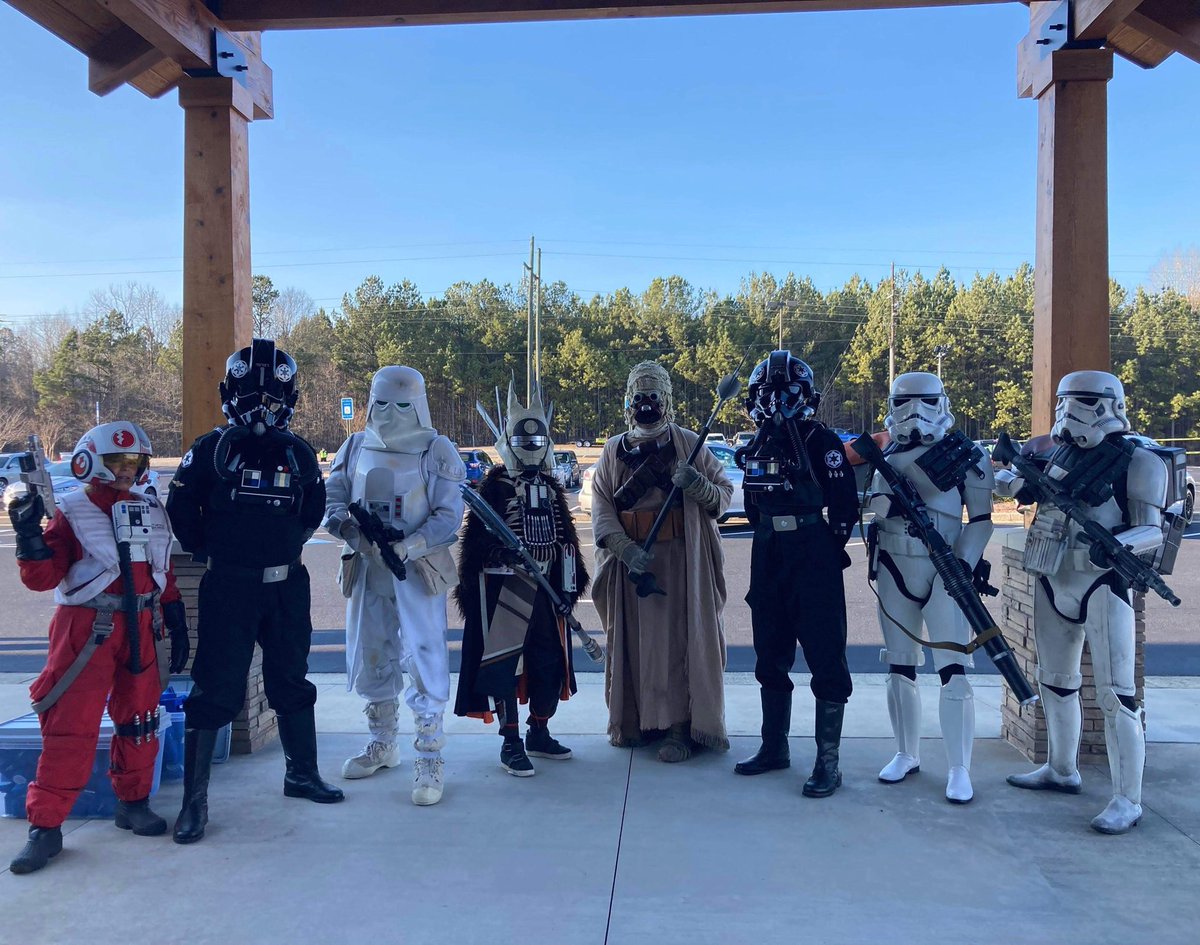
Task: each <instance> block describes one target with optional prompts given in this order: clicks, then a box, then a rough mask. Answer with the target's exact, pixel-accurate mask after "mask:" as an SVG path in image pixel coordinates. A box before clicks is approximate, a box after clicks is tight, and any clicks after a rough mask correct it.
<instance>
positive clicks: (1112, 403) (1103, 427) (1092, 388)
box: [1050, 371, 1129, 449]
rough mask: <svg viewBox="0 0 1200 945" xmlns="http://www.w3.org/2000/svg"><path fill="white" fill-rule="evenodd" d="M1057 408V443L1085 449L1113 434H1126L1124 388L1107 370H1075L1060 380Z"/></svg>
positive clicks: (1055, 430)
mask: <svg viewBox="0 0 1200 945" xmlns="http://www.w3.org/2000/svg"><path fill="white" fill-rule="evenodd" d="M1056 394H1057V396H1058V404H1057V406H1055V408H1054V429H1052V430H1051V431H1050V432H1051V435H1053V437H1054V441H1055V442H1056V443H1065V444H1071V443H1073V444H1074V445H1076V446H1079V447H1082V448H1083V449H1092V448H1093V447H1095V446H1099V445H1100V444H1101V443H1102V442H1103V441H1104V438H1105V437H1106V436H1108V435H1109V434H1110V433H1126V432H1128V430H1129V418H1128V417H1127V416H1126V415H1125V388H1124V387H1122V386H1121V382H1120V381H1119V380H1117V378H1116V377H1114V376H1113V375H1112V374H1109V373H1108V372H1107V371H1072V372H1071V373H1070V374H1066V375H1064V376H1063V379H1062V380H1061V381H1059V382H1058V390H1057V391H1056Z"/></svg>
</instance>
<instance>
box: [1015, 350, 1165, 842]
mask: <svg viewBox="0 0 1200 945" xmlns="http://www.w3.org/2000/svg"><path fill="white" fill-rule="evenodd" d="M1057 393H1058V405H1057V407H1056V409H1055V419H1054V429H1053V431H1052V433H1053V438H1054V442H1055V443H1056V444H1058V446H1057V448H1056V449H1054V450H1053V451H1052V452H1050V453H1049V454H1048V455H1047V454H1042V455H1039V456H1035V457H1034V458H1035V460H1036V461H1037V462H1038V463H1039V464H1040V465H1044V469H1045V472H1046V474H1047V475H1048V476H1050V477H1051V478H1053V479H1057V480H1059V481H1060V482H1061V483H1062V484H1063V485H1064V486H1067V487H1068V488H1069V489H1070V490H1071V492H1072V493H1073V494H1074V495H1075V497H1076V498H1079V499H1082V500H1083V501H1084V502H1086V503H1087V505H1089V506H1090V507H1091V515H1090V517H1091V519H1092V520H1093V521H1095V522H1097V523H1099V524H1100V525H1103V526H1104V527H1105V528H1107V529H1108V530H1109V531H1111V532H1112V533H1113V534H1114V535H1116V536H1117V537H1118V538H1119V539H1120V541H1121V542H1122V543H1123V544H1124V545H1125V546H1126V547H1129V548H1130V549H1131V550H1132V551H1133V552H1134V553H1136V554H1139V555H1146V556H1150V555H1154V554H1156V553H1158V552H1159V551H1160V549H1161V548H1162V546H1163V537H1164V531H1163V521H1164V516H1163V511H1164V509H1165V508H1166V506H1167V504H1168V501H1167V500H1168V496H1169V490H1170V489H1171V487H1172V484H1171V477H1170V475H1169V472H1168V469H1167V465H1166V463H1165V462H1164V460H1163V458H1161V457H1160V456H1159V455H1158V454H1156V453H1155V452H1154V451H1152V450H1150V449H1147V448H1146V447H1144V446H1141V445H1139V444H1138V443H1137V442H1136V441H1135V440H1132V439H1130V438H1128V437H1126V436H1125V434H1126V433H1127V432H1128V431H1129V420H1128V418H1127V417H1126V413H1125V391H1124V388H1123V387H1122V386H1121V382H1120V381H1119V380H1117V378H1116V377H1114V376H1113V375H1112V374H1108V373H1106V372H1103V371H1075V372H1073V373H1071V374H1067V375H1066V376H1065V377H1063V379H1062V380H1061V381H1059V384H1058V392H1057ZM996 481H997V486H998V491H1001V490H1002V491H1003V492H1004V493H1005V494H1008V495H1014V496H1016V497H1017V498H1019V499H1020V500H1021V501H1023V502H1026V503H1031V502H1038V503H1039V504H1038V510H1037V515H1036V517H1035V518H1034V520H1033V524H1032V525H1031V526H1030V529H1029V533H1028V535H1027V536H1026V541H1025V568H1026V570H1028V571H1030V572H1031V573H1033V574H1035V575H1037V583H1036V584H1035V589H1034V597H1035V603H1034V614H1035V620H1036V625H1035V627H1034V640H1035V643H1036V645H1037V655H1038V667H1037V679H1038V688H1039V691H1040V693H1041V699H1042V706H1043V709H1044V711H1045V713H1046V726H1047V736H1048V740H1049V761H1048V762H1047V763H1046V764H1044V765H1042V766H1041V767H1040V768H1038V769H1037V770H1035V771H1032V772H1030V773H1029V774H1015V775H1010V776H1009V778H1008V783H1009V784H1012V785H1015V786H1016V787H1021V788H1030V789H1033V790H1052V791H1062V792H1064V793H1067V794H1078V793H1079V792H1080V791H1081V790H1082V787H1081V780H1080V777H1079V769H1078V767H1077V760H1078V758H1077V756H1078V752H1079V738H1080V731H1081V727H1082V711H1081V708H1080V704H1079V688H1080V686H1081V685H1082V682H1083V678H1082V676H1081V675H1080V672H1079V667H1080V659H1081V656H1082V652H1083V642H1084V640H1085V639H1086V640H1087V643H1088V649H1089V650H1090V652H1091V656H1092V671H1093V674H1094V676H1095V681H1096V701H1097V702H1098V703H1099V705H1100V708H1101V710H1102V711H1103V713H1104V739H1105V744H1106V746H1107V748H1108V765H1109V770H1110V773H1111V775H1112V789H1113V797H1112V800H1111V801H1109V803H1108V806H1107V807H1105V808H1104V810H1103V811H1101V813H1100V814H1098V815H1097V816H1096V817H1095V818H1094V819H1093V820H1092V827H1093V828H1095V829H1096V830H1098V831H1100V832H1101V833H1110V834H1114V833H1124V832H1125V831H1127V830H1129V829H1130V828H1131V827H1133V826H1134V825H1135V824H1136V823H1137V822H1138V820H1140V819H1141V816H1142V767H1143V765H1144V763H1145V759H1146V741H1145V734H1144V732H1143V729H1142V709H1141V707H1140V706H1139V705H1138V704H1137V702H1136V701H1135V698H1134V697H1135V693H1136V689H1135V686H1134V615H1133V608H1132V598H1131V596H1130V588H1129V587H1128V585H1126V583H1125V582H1124V581H1123V580H1122V579H1121V578H1120V576H1119V575H1118V574H1117V572H1115V571H1113V570H1112V569H1111V562H1110V561H1109V560H1108V559H1107V556H1106V555H1104V553H1103V551H1101V550H1100V549H1098V548H1095V546H1089V545H1088V544H1086V543H1085V542H1084V541H1082V540H1081V539H1080V537H1079V535H1080V531H1079V528H1078V526H1074V525H1073V524H1072V523H1070V522H1068V521H1066V520H1065V516H1064V515H1063V513H1062V512H1060V511H1059V510H1058V509H1056V508H1055V507H1054V504H1053V500H1052V499H1050V498H1049V497H1046V496H1041V495H1038V494H1037V493H1036V492H1035V491H1034V490H1033V489H1032V488H1030V487H1027V486H1026V485H1025V481H1024V479H1023V478H1022V477H1021V476H1019V475H1018V474H1016V473H1014V472H1013V471H1011V470H1001V471H999V472H997V473H996Z"/></svg>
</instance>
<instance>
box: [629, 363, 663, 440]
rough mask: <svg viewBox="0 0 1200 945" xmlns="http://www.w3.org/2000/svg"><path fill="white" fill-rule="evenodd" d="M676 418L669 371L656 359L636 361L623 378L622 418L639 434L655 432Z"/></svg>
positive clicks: (658, 431) (654, 433)
mask: <svg viewBox="0 0 1200 945" xmlns="http://www.w3.org/2000/svg"><path fill="white" fill-rule="evenodd" d="M674 419H675V404H674V400H673V398H672V394H671V375H670V374H668V373H667V369H666V368H665V367H663V366H662V365H661V364H659V363H658V362H657V361H642V362H641V363H639V364H635V365H634V366H633V369H632V370H631V371H630V372H629V379H628V380H627V381H626V382H625V422H626V423H627V424H628V425H629V429H630V430H635V431H636V432H637V433H638V434H640V435H642V436H656V435H657V434H659V433H661V432H662V431H663V430H665V429H666V427H667V424H668V423H670V422H671V421H672V420H674Z"/></svg>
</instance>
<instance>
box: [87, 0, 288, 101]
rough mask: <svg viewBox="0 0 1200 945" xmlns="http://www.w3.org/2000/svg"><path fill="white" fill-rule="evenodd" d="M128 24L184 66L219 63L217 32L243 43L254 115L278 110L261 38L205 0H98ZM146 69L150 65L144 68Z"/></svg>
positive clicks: (211, 66)
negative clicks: (232, 26)
mask: <svg viewBox="0 0 1200 945" xmlns="http://www.w3.org/2000/svg"><path fill="white" fill-rule="evenodd" d="M96 2H97V3H98V4H99V5H101V6H103V7H104V8H105V9H106V10H108V11H109V12H110V13H112V14H113V15H114V16H116V17H117V18H118V19H119V20H121V22H123V23H125V24H127V25H128V26H129V27H131V28H132V29H133V30H134V31H136V32H137V33H138V34H139V35H140V36H142V37H143V38H144V39H145V40H146V41H147V42H148V43H149V44H150V45H151V46H153V47H155V48H156V49H158V50H160V51H161V52H162V53H163V54H164V55H165V56H166V57H168V58H170V59H172V60H174V61H175V62H176V63H178V65H179V66H180V68H182V69H184V70H210V69H215V68H216V63H215V61H214V59H213V49H212V37H213V33H214V32H217V33H221V34H223V35H224V36H226V37H228V38H229V40H230V41H231V42H234V43H237V45H238V46H240V47H241V48H242V52H243V53H244V54H245V56H246V65H247V67H248V69H247V72H246V77H245V78H246V85H247V87H248V88H249V90H250V94H251V98H252V100H253V102H254V106H255V108H254V117H256V118H271V117H273V115H274V112H275V106H274V94H273V89H272V75H271V70H270V68H269V67H268V66H267V65H266V64H265V63H264V62H263V61H262V56H261V53H260V51H259V49H258V47H257V43H256V42H248V41H247V39H246V37H245V36H243V35H239V34H238V33H236V32H230V31H229V30H228V29H226V28H225V24H224V23H223V22H222V21H221V20H219V19H218V18H217V17H216V16H214V15H213V14H212V13H211V12H210V11H209V9H208V8H207V7H206V6H204V5H203V4H202V3H200V2H199V0H96ZM143 71H145V70H143Z"/></svg>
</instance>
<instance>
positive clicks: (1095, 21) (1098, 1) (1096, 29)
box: [1074, 0, 1142, 40]
mask: <svg viewBox="0 0 1200 945" xmlns="http://www.w3.org/2000/svg"><path fill="white" fill-rule="evenodd" d="M1141 2H1142V0H1075V4H1074V14H1075V36H1074V38H1075V39H1082V40H1090V39H1107V38H1108V34H1109V33H1110V32H1111V31H1112V30H1113V29H1114V28H1115V27H1116V26H1118V25H1119V24H1120V23H1121V22H1122V21H1124V19H1125V17H1127V16H1129V14H1130V13H1132V12H1133V11H1134V10H1136V9H1137V7H1138V4H1140V3H1141Z"/></svg>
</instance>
